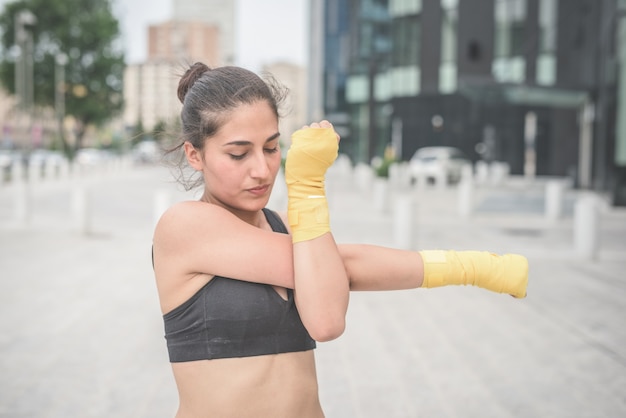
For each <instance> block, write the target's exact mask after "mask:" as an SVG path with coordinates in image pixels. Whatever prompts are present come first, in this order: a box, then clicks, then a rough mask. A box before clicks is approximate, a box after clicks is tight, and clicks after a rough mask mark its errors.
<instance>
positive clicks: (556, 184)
mask: <svg viewBox="0 0 626 418" xmlns="http://www.w3.org/2000/svg"><path fill="white" fill-rule="evenodd" d="M564 189H565V184H564V183H563V182H562V181H560V180H550V181H548V183H546V196H545V200H546V204H545V215H546V218H547V219H549V220H552V221H555V220H557V219H559V218H560V217H561V215H562V213H563V192H564Z"/></svg>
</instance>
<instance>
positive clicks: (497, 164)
mask: <svg viewBox="0 0 626 418" xmlns="http://www.w3.org/2000/svg"><path fill="white" fill-rule="evenodd" d="M489 171H490V176H491V183H492V184H494V185H500V184H502V183H504V181H505V180H506V178H507V177H508V176H509V173H510V172H511V167H510V166H509V164H507V163H504V162H501V161H494V162H492V163H491V167H490V168H489Z"/></svg>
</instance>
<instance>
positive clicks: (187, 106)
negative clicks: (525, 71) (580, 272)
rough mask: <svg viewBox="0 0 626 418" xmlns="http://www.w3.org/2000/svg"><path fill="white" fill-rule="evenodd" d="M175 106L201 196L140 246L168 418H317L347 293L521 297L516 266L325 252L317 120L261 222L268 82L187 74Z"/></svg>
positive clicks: (520, 268) (269, 167)
mask: <svg viewBox="0 0 626 418" xmlns="http://www.w3.org/2000/svg"><path fill="white" fill-rule="evenodd" d="M178 97H179V99H180V100H181V101H182V103H183V109H182V112H181V119H182V127H183V134H182V138H181V139H182V140H181V143H180V148H182V150H183V151H184V155H185V159H186V162H187V163H188V164H189V166H190V167H191V168H192V169H193V170H195V171H196V172H197V173H199V174H200V175H201V181H202V183H203V184H204V193H203V195H202V197H201V198H200V200H199V201H187V202H181V203H178V204H176V205H174V206H173V207H172V208H170V209H169V210H168V211H166V212H165V213H164V214H163V216H162V218H161V219H160V221H159V223H158V225H157V227H156V230H155V233H154V250H153V260H154V270H155V277H156V283H157V288H158V293H159V298H160V304H161V309H162V311H163V314H164V322H165V334H166V339H167V344H168V352H169V356H170V361H171V363H172V369H173V373H174V377H175V379H176V383H177V386H178V391H179V398H180V405H179V409H178V413H177V415H176V416H177V417H179V418H183V417H205V416H215V417H247V416H250V417H323V412H322V408H321V406H320V403H319V398H318V387H317V379H316V372H315V362H314V355H313V349H314V348H315V341H328V340H332V339H334V338H337V337H338V336H339V335H341V333H342V332H343V330H344V326H345V314H346V310H347V307H348V298H349V292H350V290H391V289H411V288H418V287H435V286H442V285H446V284H475V285H478V286H482V287H486V288H488V289H490V290H494V291H498V292H503V293H510V294H513V295H514V296H517V297H524V296H525V294H526V282H527V263H526V259H525V258H523V257H521V256H516V255H506V256H496V255H494V254H489V253H479V252H454V251H448V252H443V251H424V252H414V251H403V250H396V249H389V248H383V247H377V246H371V245H337V244H336V243H335V241H334V239H333V236H332V233H331V232H330V227H329V219H328V205H327V203H326V198H325V193H324V174H325V171H326V169H327V168H328V167H329V166H330V165H331V164H332V163H333V161H334V159H335V158H336V156H337V149H338V141H339V137H338V135H337V134H336V133H335V132H334V130H333V128H332V125H331V124H330V123H328V122H327V121H322V122H319V123H312V124H311V125H308V126H305V127H304V128H302V129H301V130H299V131H297V132H296V133H294V135H293V136H292V146H291V148H290V150H289V152H288V155H287V160H286V166H285V177H286V181H287V189H288V213H287V215H283V216H282V217H281V216H279V215H277V214H275V213H274V212H271V211H269V210H267V209H265V205H266V204H267V202H268V200H269V197H270V193H271V191H272V187H273V184H274V180H275V178H276V175H277V173H278V170H279V168H280V163H281V153H280V148H279V139H280V135H279V132H278V119H279V110H278V109H279V104H280V102H281V100H282V98H283V97H284V96H283V94H282V90H281V89H280V88H279V87H278V86H277V84H276V83H274V82H271V81H264V80H262V79H261V78H260V77H258V76H257V75H256V74H254V73H252V72H250V71H247V70H244V69H242V68H237V67H222V68H215V69H209V68H208V67H207V66H206V65H204V64H201V63H196V64H194V65H193V66H191V68H189V69H188V70H187V72H186V73H185V74H184V75H183V77H182V78H181V80H180V84H179V90H178ZM286 225H289V227H287V226H286Z"/></svg>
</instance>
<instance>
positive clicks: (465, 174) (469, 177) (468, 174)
mask: <svg viewBox="0 0 626 418" xmlns="http://www.w3.org/2000/svg"><path fill="white" fill-rule="evenodd" d="M460 181H461V182H464V181H474V167H473V166H472V164H465V165H463V168H461V180H460Z"/></svg>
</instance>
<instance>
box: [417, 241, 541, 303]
mask: <svg viewBox="0 0 626 418" xmlns="http://www.w3.org/2000/svg"><path fill="white" fill-rule="evenodd" d="M420 255H421V256H422V260H423V261H424V282H423V284H422V287H426V288H432V287H440V286H446V285H473V286H478V287H482V288H483V289H487V290H491V291H493V292H497V293H508V294H510V295H512V296H515V297H516V298H523V297H526V286H527V285H528V260H527V259H526V257H524V256H521V255H517V254H505V255H497V254H493V253H489V252H486V251H439V250H434V251H433V250H431V251H420Z"/></svg>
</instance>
